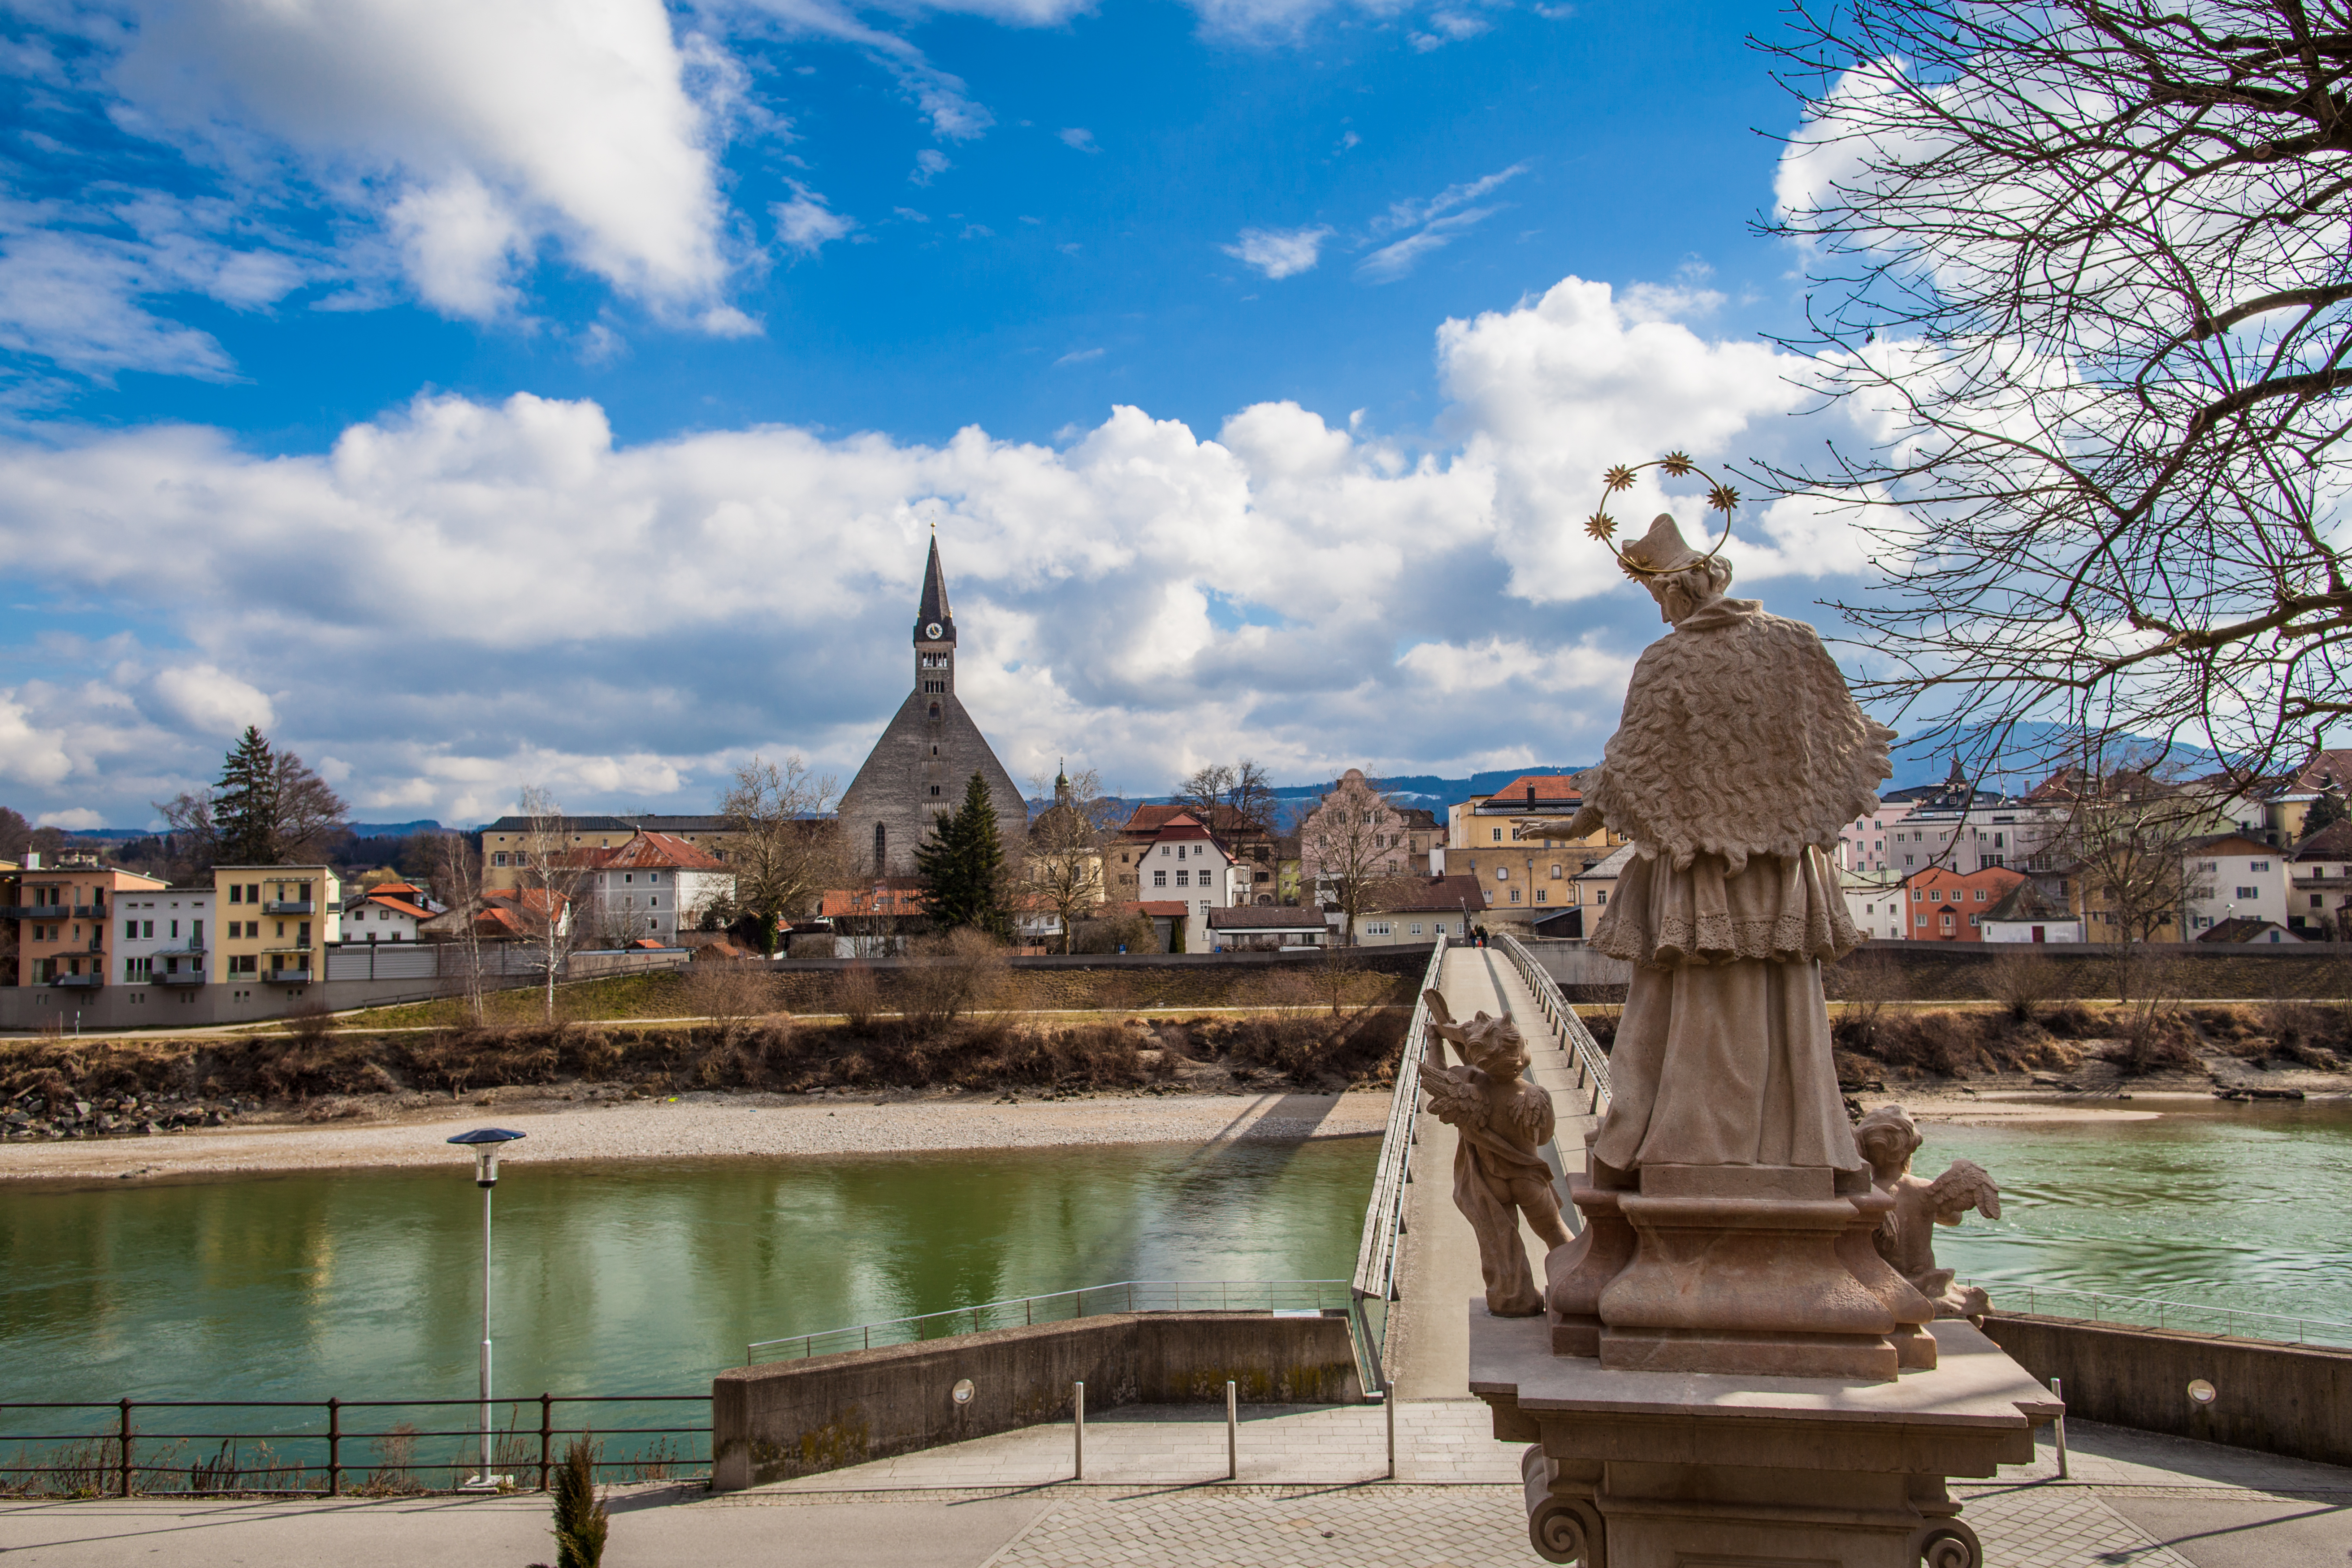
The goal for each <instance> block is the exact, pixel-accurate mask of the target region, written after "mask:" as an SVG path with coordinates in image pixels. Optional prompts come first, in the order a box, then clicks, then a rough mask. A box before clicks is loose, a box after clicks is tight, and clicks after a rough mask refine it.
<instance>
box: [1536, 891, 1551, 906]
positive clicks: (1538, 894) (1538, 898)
mask: <svg viewBox="0 0 2352 1568" xmlns="http://www.w3.org/2000/svg"><path fill="white" fill-rule="evenodd" d="M1549 890H1550V889H1546V888H1538V889H1536V902H1538V903H1539V904H1540V903H1542V902H1543V901H1544V894H1545V893H1547V892H1549Z"/></svg>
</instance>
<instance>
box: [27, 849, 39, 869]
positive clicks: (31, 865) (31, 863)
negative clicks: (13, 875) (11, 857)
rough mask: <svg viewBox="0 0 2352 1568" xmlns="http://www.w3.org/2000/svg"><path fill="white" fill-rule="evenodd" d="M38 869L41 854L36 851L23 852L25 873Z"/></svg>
mask: <svg viewBox="0 0 2352 1568" xmlns="http://www.w3.org/2000/svg"><path fill="white" fill-rule="evenodd" d="M40 868H41V852H40V851H39V850H37V849H28V850H26V852H25V869H26V870H27V871H37V870H39V869H40Z"/></svg>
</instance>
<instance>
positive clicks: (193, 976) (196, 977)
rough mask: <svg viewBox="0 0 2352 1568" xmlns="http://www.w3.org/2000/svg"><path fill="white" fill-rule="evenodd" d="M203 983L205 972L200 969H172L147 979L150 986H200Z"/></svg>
mask: <svg viewBox="0 0 2352 1568" xmlns="http://www.w3.org/2000/svg"><path fill="white" fill-rule="evenodd" d="M204 983H205V972H204V971H203V970H201V969H174V970H171V971H169V972H168V973H163V974H151V975H149V976H148V977H147V984H150V985H202V984H204Z"/></svg>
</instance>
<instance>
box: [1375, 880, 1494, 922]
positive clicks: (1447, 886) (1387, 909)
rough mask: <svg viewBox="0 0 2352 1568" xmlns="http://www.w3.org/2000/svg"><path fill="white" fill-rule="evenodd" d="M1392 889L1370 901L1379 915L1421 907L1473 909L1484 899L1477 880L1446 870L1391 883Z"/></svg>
mask: <svg viewBox="0 0 2352 1568" xmlns="http://www.w3.org/2000/svg"><path fill="white" fill-rule="evenodd" d="M1391 887H1393V889H1394V890H1393V891H1391V892H1390V893H1389V894H1388V896H1387V897H1385V898H1375V899H1374V900H1372V901H1373V903H1374V905H1375V906H1376V909H1377V912H1379V913H1381V914H1384V915H1385V914H1411V913H1412V912H1414V911H1415V910H1462V909H1465V908H1466V909H1476V908H1478V907H1480V906H1481V905H1483V904H1485V903H1486V892H1485V890H1484V889H1482V888H1481V887H1480V886H1479V883H1478V879H1477V878H1475V877H1473V876H1468V875H1465V874H1461V873H1454V872H1449V873H1447V874H1446V875H1445V876H1443V877H1414V878H1412V879H1411V880H1410V881H1409V882H1405V881H1401V882H1398V883H1395V884H1391Z"/></svg>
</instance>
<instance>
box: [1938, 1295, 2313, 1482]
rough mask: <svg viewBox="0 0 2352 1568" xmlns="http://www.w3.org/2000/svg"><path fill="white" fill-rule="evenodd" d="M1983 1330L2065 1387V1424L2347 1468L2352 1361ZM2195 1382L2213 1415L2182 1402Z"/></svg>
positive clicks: (2038, 1330) (2037, 1329)
mask: <svg viewBox="0 0 2352 1568" xmlns="http://www.w3.org/2000/svg"><path fill="white" fill-rule="evenodd" d="M1984 1329H1985V1332H1986V1334H1988V1335H1989V1336H1990V1338H1991V1339H1992V1341H1993V1342H1994V1343H1995V1344H1998V1345H1999V1346H2000V1348H2001V1349H2002V1350H2004V1351H2007V1352H2009V1353H2010V1355H2011V1357H2012V1358H2014V1359H2015V1360H2016V1362H2017V1363H2018V1364H2019V1365H2021V1366H2022V1367H2024V1368H2025V1370H2026V1371H2028V1372H2030V1373H2032V1374H2033V1375H2034V1376H2035V1377H2036V1378H2039V1379H2040V1380H2041V1381H2042V1382H2043V1383H2047V1382H2049V1381H2050V1380H2051V1379H2052V1378H2053V1377H2055V1378H2058V1379H2060V1380H2061V1381H2062V1382H2063V1385H2064V1388H2063V1392H2064V1394H2065V1398H2066V1413H2067V1414H2068V1415H2080V1416H2082V1417H2083V1418H2084V1420H2086V1421H2104V1422H2106V1423H2108V1424H2110V1425H2112V1426H2137V1427H2138V1428H2140V1429H2141V1430H2142V1431H2146V1432H2169V1433H2171V1434H2172V1435H2174V1436H2179V1437H2196V1438H2200V1439H2202V1440H2203V1441H2205V1442H2208V1443H2226V1444H2229V1445H2230V1446H2231V1447H2237V1448H2259V1449H2261V1450H2262V1451H2263V1452H2264V1453H2270V1454H2286V1455H2291V1456H2293V1457H2294V1458H2298V1459H2315V1460H2317V1461H2319V1462H2320V1463H2322V1464H2329V1465H2352V1351H2347V1350H2327V1349H2321V1348H2318V1347H2305V1346H2303V1345H2282V1344H2274V1343H2272V1342H2268V1341H2263V1340H2233V1339H2224V1338H2222V1337H2221V1336H2219V1335H2215V1334H2192V1333H2182V1332H2179V1331H2168V1330H2162V1329H2138V1328H2126V1327H2122V1326H2119V1325H2116V1324H2113V1323H2089V1322H2081V1321H2076V1320H2074V1319H2071V1318H2042V1317H2023V1316H2011V1315H2009V1314H2007V1313H1998V1312H1997V1313H1993V1314H1990V1315H1989V1316H1988V1317H1987V1318H1986V1319H1985V1323H1984ZM2197 1378H2202V1379H2204V1380H2205V1381H2206V1382H2208V1383H2210V1384H2212V1385H2213V1387H2214V1388H2215V1390H2216V1391H2217V1393H2218V1395H2219V1396H2218V1397H2217V1398H2216V1399H2215V1400H2214V1401H2213V1403H2212V1404H2210V1405H2199V1404H2198V1403H2197V1402H2196V1401H2195V1400H2193V1399H2191V1398H2189V1393H2188V1389H2189V1383H2190V1382H2191V1380H2193V1379H2197Z"/></svg>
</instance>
